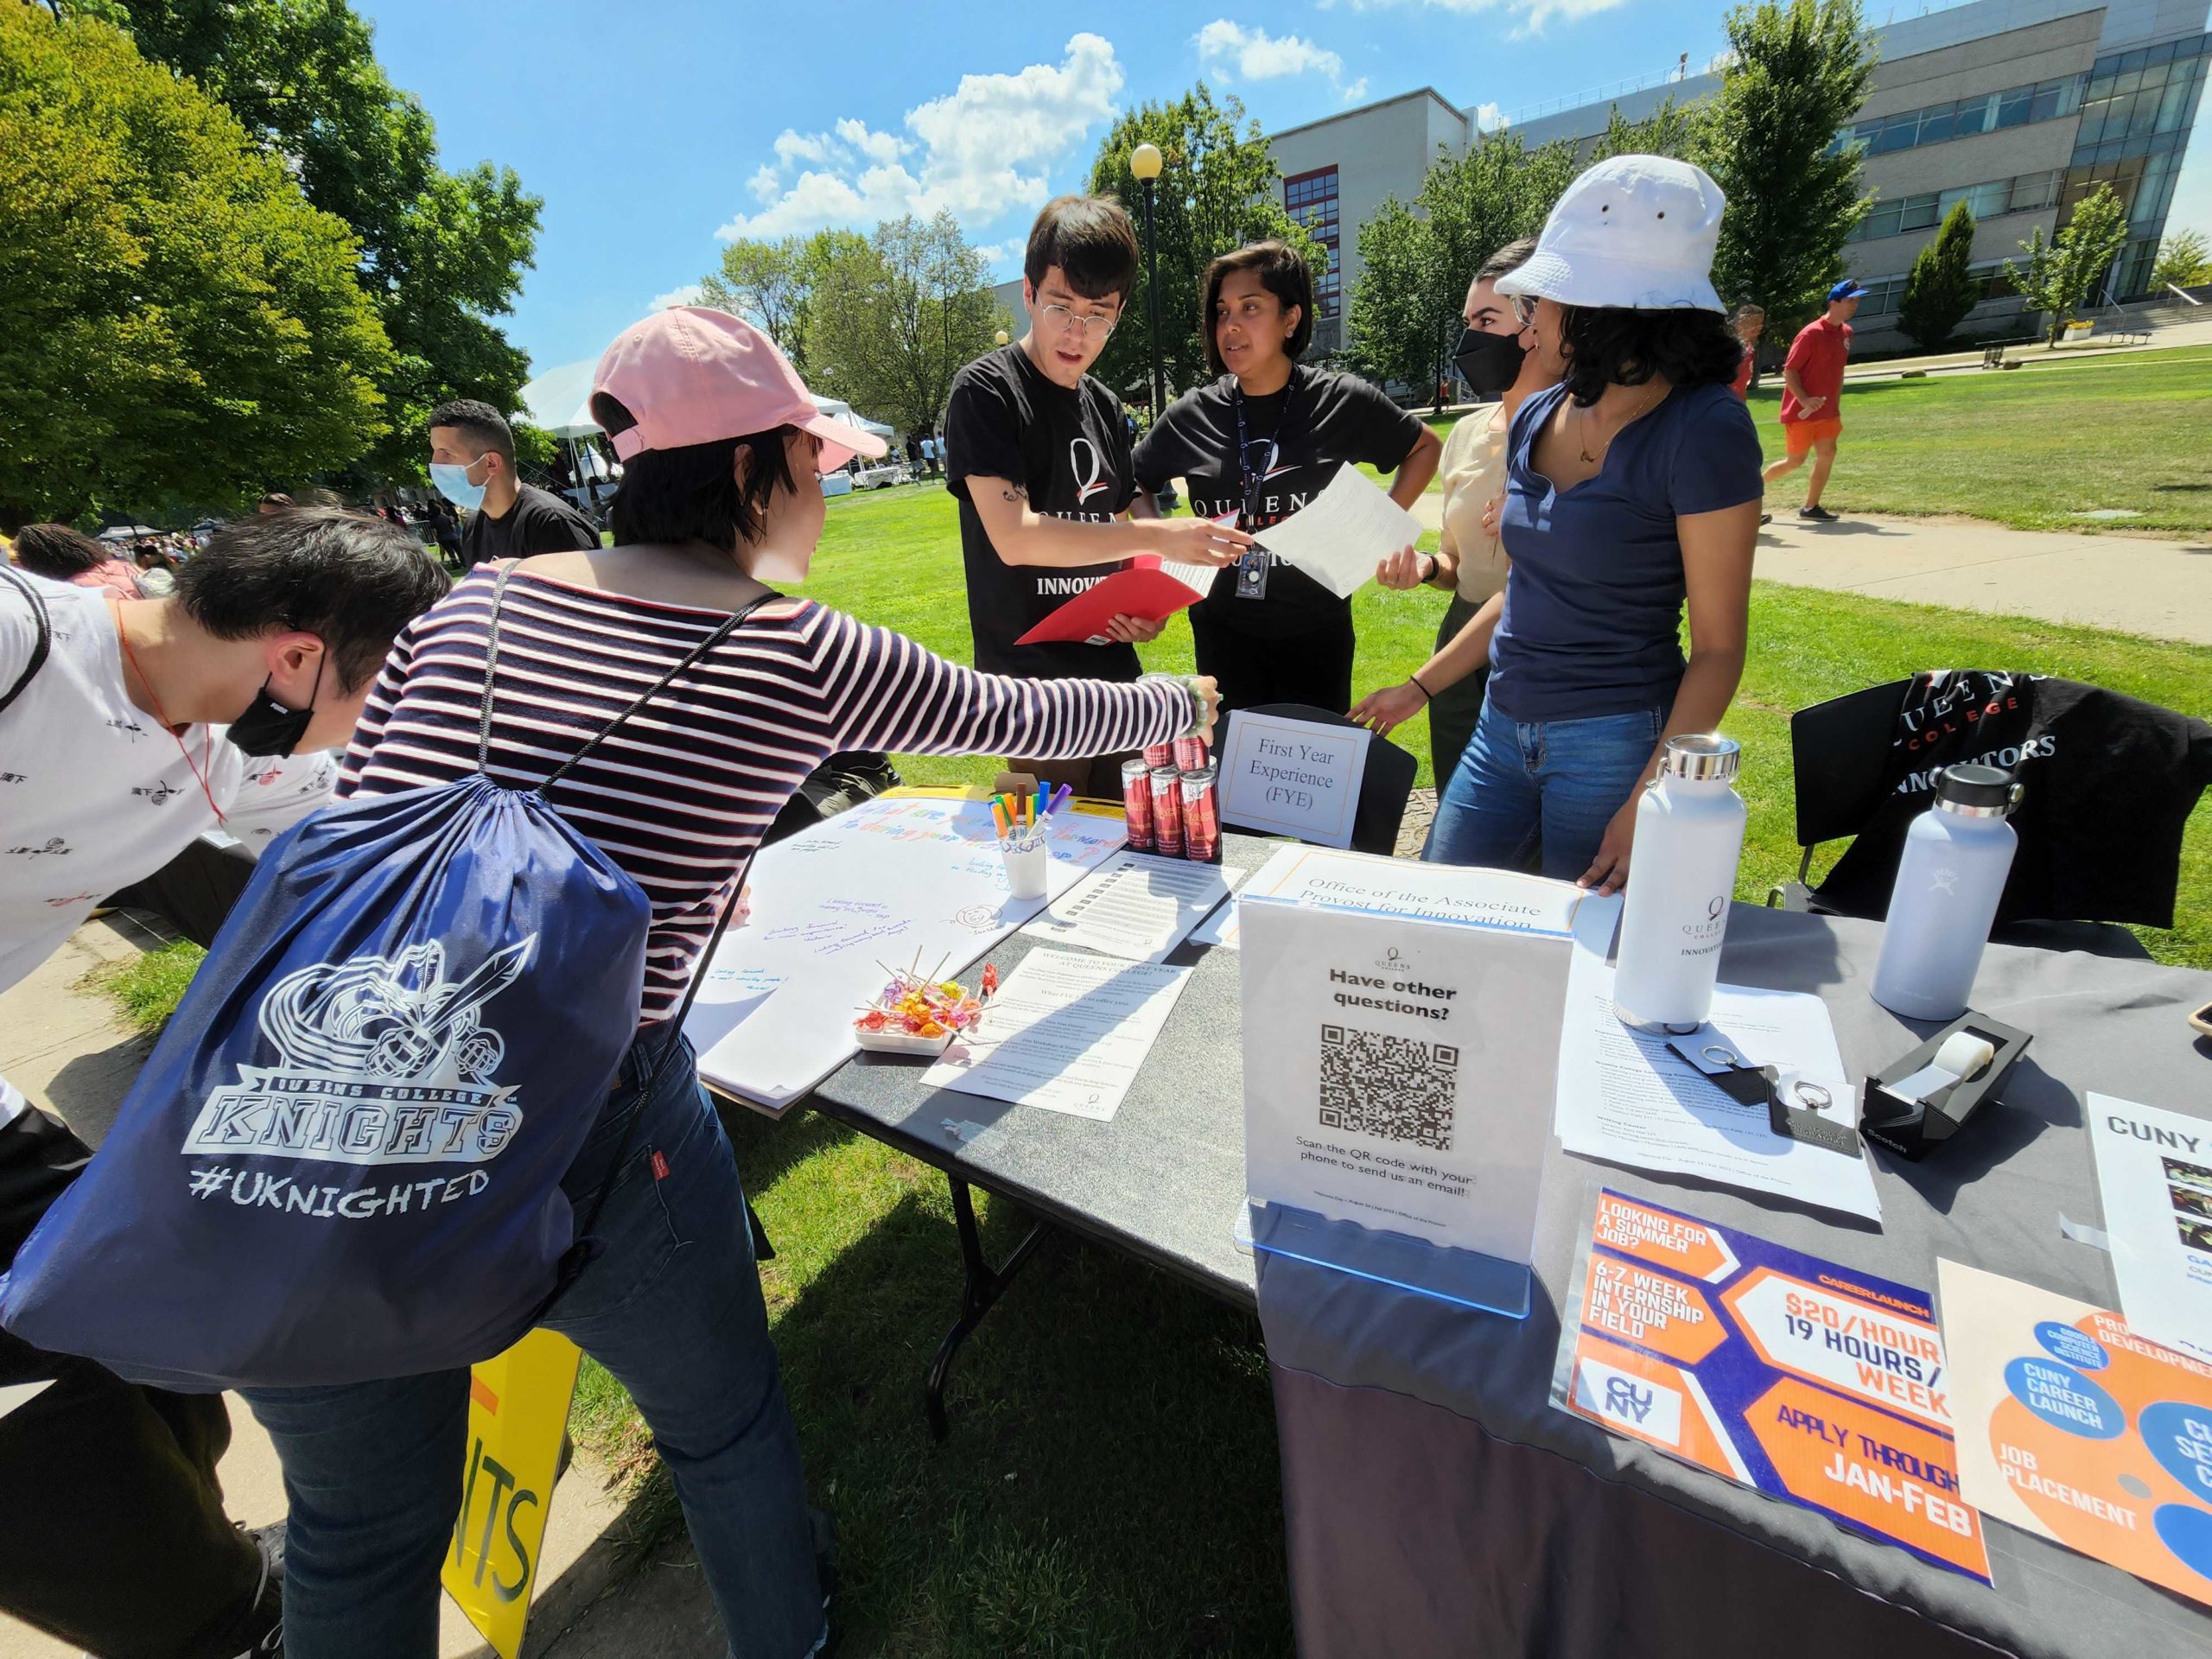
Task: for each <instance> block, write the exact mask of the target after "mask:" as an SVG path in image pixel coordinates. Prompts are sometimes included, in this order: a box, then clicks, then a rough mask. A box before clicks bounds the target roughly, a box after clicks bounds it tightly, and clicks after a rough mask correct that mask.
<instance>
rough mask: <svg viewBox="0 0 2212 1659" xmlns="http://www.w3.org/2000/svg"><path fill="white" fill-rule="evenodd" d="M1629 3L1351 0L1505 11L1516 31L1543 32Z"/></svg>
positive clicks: (1368, 5) (1367, 6)
mask: <svg viewBox="0 0 2212 1659" xmlns="http://www.w3.org/2000/svg"><path fill="white" fill-rule="evenodd" d="M1627 3H1628V0H1351V5H1352V7H1353V9H1354V10H1357V11H1383V10H1396V9H1397V8H1399V7H1402V6H1408V5H1411V6H1420V7H1423V8H1426V9H1428V10H1436V11H1450V12H1456V13H1459V15H1460V16H1472V15H1474V14H1475V13H1477V12H1485V11H1497V12H1503V13H1504V14H1505V15H1506V16H1508V17H1510V18H1511V19H1512V20H1513V21H1514V25H1515V27H1514V30H1513V32H1514V33H1515V34H1516V35H1541V34H1542V33H1543V32H1544V29H1545V27H1546V26H1547V25H1548V24H1549V23H1552V22H1556V21H1560V20H1564V21H1566V22H1570V23H1571V22H1579V21H1580V19H1582V18H1585V17H1588V16H1593V15H1594V14H1596V13H1598V12H1601V11H1611V10H1613V9H1614V8H1615V7H1617V6H1621V5H1625V4H1627Z"/></svg>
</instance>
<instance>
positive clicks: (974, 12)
mask: <svg viewBox="0 0 2212 1659" xmlns="http://www.w3.org/2000/svg"><path fill="white" fill-rule="evenodd" d="M355 3H356V5H357V6H358V7H359V10H361V11H362V12H363V13H364V14H365V16H368V17H369V18H370V19H371V20H372V22H374V24H375V25H376V30H377V52H378V57H379V58H380V59H381V60H382V61H383V63H384V65H385V69H386V71H387V72H388V73H390V75H391V78H392V79H393V80H394V81H395V82H396V83H397V85H399V86H403V87H405V88H407V89H408V90H410V91H411V92H414V93H415V94H416V96H418V97H419V98H420V99H422V100H423V105H424V106H425V108H427V109H428V110H429V113H430V115H431V117H432V118H433V119H435V122H436V123H437V128H438V137H439V142H440V147H441V150H442V156H443V159H444V160H445V161H446V162H447V163H448V165H456V166H465V165H467V164H470V163H473V162H477V161H480V160H485V159H489V160H492V161H495V162H501V163H504V164H505V165H508V166H512V167H513V168H515V169H516V170H517V171H518V173H519V174H520V175H522V179H523V182H524V185H525V186H526V187H527V188H529V189H531V190H532V191H534V192H536V193H537V194H539V195H541V196H543V198H544V200H545V209H544V214H543V227H542V230H541V232H540V235H539V238H538V243H537V269H536V270H533V271H531V272H530V273H529V274H528V276H527V277H526V280H525V282H524V288H523V293H522V297H521V299H520V301H519V302H518V304H517V306H516V308H515V313H514V315H513V317H512V319H511V320H510V334H511V336H512V338H513V339H514V340H516V341H517V343H518V344H519V345H521V346H523V347H524V349H525V350H527V351H528V352H529V353H531V360H532V365H533V367H534V369H535V370H537V371H538V372H543V371H544V370H546V369H550V368H553V367H556V366H557V365H562V364H565V363H569V362H574V361H575V360H577V359H582V358H588V357H594V356H596V355H597V354H598V353H599V352H600V350H601V348H602V347H603V346H605V345H606V343H607V341H608V340H611V339H612V338H613V336H614V334H616V333H617V332H619V331H620V329H621V328H622V327H625V326H626V324H628V323H630V322H632V321H634V320H635V319H637V318H638V317H639V316H640V315H644V314H645V312H646V311H647V310H649V309H650V308H652V306H653V305H654V304H656V303H657V302H666V300H667V299H668V298H669V296H672V295H677V294H679V293H680V292H681V290H682V289H683V288H684V287H685V285H686V284H688V283H694V282H696V281H697V279H698V278H699V277H701V276H702V274H704V273H705V272H706V271H707V270H710V269H711V268H712V267H713V266H714V264H715V262H716V259H717V258H718V257H719V254H720V251H721V247H722V245H723V244H722V241H721V239H720V238H724V237H728V236H734V235H764V236H766V235H779V234H783V233H785V232H792V231H801V232H803V231H810V230H813V229H815V228H817V227H818V226H822V225H825V224H839V225H849V226H856V227H858V228H861V229H867V228H868V227H870V226H873V225H874V223H875V222H876V220H877V219H882V218H886V217H892V216H895V215H896V214H897V213H900V212H903V211H906V210H907V209H909V208H912V209H915V210H917V211H920V212H924V213H926V212H929V211H931V210H932V209H933V208H935V207H938V206H943V207H949V208H950V209H951V210H952V212H953V213H954V214H955V215H956V216H957V218H958V219H960V221H961V223H962V225H963V227H964V228H965V229H966V231H967V232H968V234H969V237H970V238H972V239H974V240H975V241H976V242H977V243H979V244H982V245H984V246H985V247H986V248H987V249H988V250H990V251H991V253H992V259H993V265H994V270H995V274H996V275H998V276H1001V277H1006V276H1012V275H1014V274H1016V273H1017V271H1018V270H1019V265H1020V257H1019V253H1020V241H1021V238H1022V236H1023V234H1024V232H1026V231H1027V227H1028V224H1029V221H1030V219H1031V217H1032V216H1033V213H1034V212H1035V210H1036V207H1037V206H1038V205H1039V203H1041V202H1042V201H1043V200H1045V199H1046V196H1048V195H1050V194H1056V193H1058V192H1059V191H1061V190H1065V189H1068V188H1077V187H1078V186H1079V185H1080V184H1081V182H1082V181H1084V179H1085V178H1086V177H1087V176H1088V173H1089V169H1090V160H1091V157H1092V156H1093V154H1094V152H1095V151H1096V148H1097V144H1098V142H1099V140H1100V138H1101V137H1103V134H1104V133H1105V131H1106V129H1107V128H1108V127H1109V125H1110V124H1111V123H1112V120H1113V118H1114V116H1115V114H1116V112H1117V111H1121V110H1123V109H1126V108H1128V107H1129V106H1131V105H1135V104H1140V103H1143V102H1146V101H1147V100H1152V99H1164V98H1170V97H1173V96H1175V95H1177V94H1178V93H1179V92H1182V91H1183V89H1184V88H1185V87H1187V86H1189V85H1190V84H1191V83H1192V81H1193V80H1194V79H1198V77H1199V76H1200V75H1202V74H1203V75H1204V76H1205V79H1207V80H1208V81H1209V83H1210V84H1211V85H1212V86H1214V87H1215V88H1216V89H1217V91H1226V92H1234V93H1235V94H1236V96H1237V97H1239V98H1241V99H1243V101H1244V103H1245V105H1246V106H1247V108H1248V109H1249V111H1250V113H1251V114H1252V115H1254V116H1255V117H1257V118H1258V119H1259V120H1260V121H1261V123H1262V124H1263V125H1264V126H1265V127H1266V128H1267V129H1268V130H1276V129H1280V128H1282V127H1287V126H1292V125H1295V124H1299V123H1300V122H1305V121H1311V120H1314V119H1317V118H1320V117H1322V116H1325V115H1327V114H1329V113H1331V112H1332V111H1336V110H1340V109H1344V108H1346V107H1349V106H1350V105H1354V104H1357V103H1361V102H1366V101H1371V100H1373V99H1382V98H1388V97H1390V96H1393V95H1395V94H1396V93H1399V92H1409V91H1412V90H1414V89H1415V88H1417V87H1420V86H1434V87H1435V88H1436V89H1437V90H1438V91H1439V92H1441V93H1442V94H1443V95H1444V96H1445V97H1446V99H1450V100H1451V101H1452V103H1454V104H1456V105H1461V106H1463V107H1465V106H1467V105H1484V104H1488V105H1496V106H1497V108H1498V110H1499V111H1501V112H1503V113H1504V114H1506V115H1508V116H1510V115H1511V114H1512V113H1513V112H1514V111H1517V110H1523V109H1527V108H1529V107H1530V106H1532V105H1538V104H1541V103H1543V102H1545V101H1548V100H1550V99H1556V98H1560V97H1567V96H1570V95H1573V94H1576V93H1582V92H1593V91H1595V90H1596V89H1598V88H1599V87H1600V86H1608V85H1610V84H1611V83H1613V82H1615V81H1618V80H1624V79H1630V78H1633V77H1638V76H1643V75H1646V74H1650V73H1659V72H1663V71H1665V70H1666V69H1668V68H1669V67H1671V66H1673V64H1674V63H1675V60H1676V59H1677V58H1678V57H1679V56H1680V55H1681V54H1684V53H1687V54H1688V55H1689V59H1690V61H1691V63H1692V64H1693V65H1694V66H1701V65H1703V64H1704V63H1706V62H1707V60H1709V59H1711V58H1712V56H1713V54H1714V53H1715V52H1717V51H1718V50H1719V48H1720V45H1721V43H1722V37H1721V33H1720V24H1719V19H1720V15H1721V10H1722V8H1721V7H1720V6H1719V5H1717V4H1714V3H1712V0H1703V3H1698V0H1319V3H1314V0H1291V3H1282V0H1276V3H1273V4H1270V5H1268V6H1264V7H1262V6H1257V5H1253V4H1250V3H1249V0H1205V3H1200V4H1196V5H1172V4H1162V3H1153V0H1129V3H1126V4H1124V5H1122V6H1121V7H1120V8H1118V9H1116V10H1108V11H1104V12H1092V11H1090V10H1088V9H1087V8H1085V9H1077V8H1072V7H1065V6H1057V5H1053V6H1028V7H1017V6H1011V5H1005V4H992V5H988V6H983V5H966V6H947V5H939V4H931V3H926V0H925V3H922V4H915V5H904V6H900V5H888V6H887V5H877V6H872V7H860V6H831V5H827V4H823V3H819V0H816V3H811V4H800V5H796V6H794V5H781V6H773V7H771V6H764V5H760V4H758V3H753V0H743V3H731V0H723V3H720V4H710V3H702V0H614V3H608V0H596V3H592V4H583V3H575V0H533V3H531V4H530V5H529V6H526V7H524V6H512V5H500V4H492V5H455V4H453V3H450V0H437V3H432V0H355ZM1897 9H1898V10H1907V9H1908V8H1907V7H1906V6H1899V7H1898V8H1897ZM1919 9H1920V7H1919V6H1918V5H1916V4H1915V5H1911V6H1910V10H1919ZM1867 10H1868V15H1869V17H1870V19H1872V21H1875V22H1883V21H1886V19H1887V17H1888V16H1889V13H1890V7H1889V6H1888V5H1887V4H1885V3H1883V0H1869V3H1868V7H1867ZM1079 16H1080V17H1087V18H1089V19H1091V20H1093V21H1090V22H1085V23H1084V24H1081V25H1078V24H1077V23H1076V22H1073V21H1071V20H1072V19H1074V18H1076V17H1079ZM1101 19H1103V21H1099V20H1101ZM2200 148H2202V146H2201V145H2200ZM2192 159H2193V160H2196V162H2198V163H2199V165H2197V166H2195V167H2192V168H2190V171H2191V172H2192V173H2196V174H2198V175H2200V176H2202V173H2203V170H2204V169H2203V167H2202V162H2203V158H2202V157H2201V156H2200V157H2195V158H2192ZM2186 188H2187V187H2186V186H2185V187H2184V189H2185V190H2186ZM2180 205H2181V204H2179V203H2177V209H2178V208H2179V207H2180ZM2178 222H2188V221H2185V220H2183V221H2178Z"/></svg>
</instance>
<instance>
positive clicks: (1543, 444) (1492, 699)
mask: <svg viewBox="0 0 2212 1659" xmlns="http://www.w3.org/2000/svg"><path fill="white" fill-rule="evenodd" d="M1724 205H1725V204H1724V201H1723V199H1722V196H1721V194H1720V188H1719V186H1718V185H1716V184H1715V183H1713V181H1712V179H1711V178H1709V177H1708V176H1707V175H1706V174H1705V173H1704V172H1703V171H1702V170H1701V169H1700V168H1695V167H1693V166H1691V165H1690V164H1689V163H1688V162H1678V161H1673V160H1670V159H1669V158H1667V157H1665V156H1613V157H1611V159H1610V160H1607V161H1604V162H1599V163H1598V164H1597V165H1596V166H1595V167H1592V168H1590V169H1589V170H1588V171H1587V172H1586V173H1584V174H1583V175H1582V176H1581V177H1580V178H1578V179H1577V180H1575V181H1574V182H1573V184H1572V185H1570V186H1568V187H1567V193H1566V194H1564V195H1562V196H1561V197H1560V200H1559V205H1558V206H1557V207H1554V208H1553V209H1552V213H1551V217H1550V218H1549V219H1548V220H1547V221H1546V222H1545V225H1544V230H1543V234H1542V235H1541V237H1539V238H1537V243H1536V251H1535V253H1533V254H1531V255H1530V256H1529V259H1528V260H1527V262H1526V263H1525V264H1522V266H1521V268H1520V269H1519V270H1516V271H1513V272H1511V273H1510V274H1509V275H1507V276H1505V277H1500V278H1499V279H1498V282H1497V292H1498V293H1499V294H1501V295H1504V296H1510V298H1511V299H1512V301H1513V304H1514V308H1515V311H1516V315H1518V317H1519V318H1520V321H1521V322H1522V327H1523V328H1524V330H1525V331H1526V334H1525V336H1524V337H1525V338H1526V339H1527V340H1529V343H1530V346H1531V347H1532V349H1534V350H1535V351H1538V352H1541V353H1542V354H1543V355H1544V356H1545V357H1546V358H1547V359H1555V360H1557V361H1558V362H1560V364H1561V365H1563V373H1562V376H1561V378H1560V383H1559V385H1555V386H1553V387H1551V388H1549V389H1548V390H1547V391H1540V392H1536V393H1535V394H1534V395H1532V396H1530V397H1529V398H1527V399H1526V400H1525V401H1524V402H1523V403H1522V405H1521V409H1520V410H1519V412H1518V413H1517V414H1516V416H1514V420H1513V424H1512V428H1511V430H1510V434H1509V435H1508V438H1507V442H1506V452H1507V464H1506V483H1505V494H1504V498H1503V503H1502V505H1501V506H1500V507H1499V509H1498V515H1497V516H1498V528H1499V535H1500V537H1501V538H1502V540H1503V543H1504V547H1505V551H1506V555H1507V556H1508V557H1509V558H1510V561H1511V565H1512V569H1511V572H1510V575H1508V576H1507V578H1506V585H1505V589H1504V592H1503V594H1499V595H1497V597H1495V598H1493V599H1491V601H1489V602H1488V603H1487V604H1486V605H1485V606H1484V611H1483V613H1479V614H1478V615H1477V616H1476V618H1475V619H1474V620H1472V621H1471V622H1470V623H1469V624H1468V627H1469V629H1480V628H1492V629H1494V632H1492V633H1491V645H1490V667H1491V677H1490V684H1489V688H1488V690H1487V692H1486V694H1485V696H1484V703H1483V710H1482V714H1481V715H1480V717H1479V718H1478V721H1477V722H1476V728H1475V734H1474V737H1473V739H1472V741H1470V742H1469V743H1468V745H1467V747H1466V751H1465V753H1464V754H1463V755H1462V756H1461V758H1460V761H1459V767H1458V769H1457V770H1456V771H1455V772H1453V773H1452V778H1451V780H1450V781H1449V783H1448V784H1446V785H1445V787H1444V792H1443V794H1442V796H1441V798H1440V800H1439V802H1438V806H1437V814H1436V822H1435V823H1434V825H1433V828H1432V829H1431V830H1430V832H1429V841H1428V847H1427V852H1426V854H1425V856H1427V857H1428V858H1430V859H1433V860H1436V861H1440V862H1443V863H1449V864H1482V865H1493V866H1502V867H1505V868H1521V867H1525V866H1527V865H1529V864H1530V863H1532V862H1533V863H1534V864H1535V868H1539V869H1540V870H1541V872H1542V873H1543V874H1546V875H1548V876H1553V877H1557V878H1560V879H1564V880H1576V881H1579V882H1580V883H1581V885H1583V886H1584V887H1594V888H1597V889H1599V890H1600V891H1602V892H1605V893H1613V892H1617V891H1618V890H1619V888H1620V887H1622V885H1623V884H1624V882H1625V881H1626V880H1628V876H1629V861H1630V851H1631V842H1632V840H1633V837H1634V836H1635V832H1636V802H1637V796H1638V794H1639V793H1640V792H1641V791H1642V788H1643V785H1644V784H1645V783H1646V782H1648V781H1649V779H1650V778H1651V776H1652V774H1653V772H1655V771H1656V768H1657V766H1658V763H1659V758H1660V756H1661V754H1662V753H1663V752H1664V749H1665V747H1666V740H1667V739H1668V738H1669V737H1670V736H1672V735H1674V734H1677V733H1682V732H1704V731H1711V730H1713V728H1716V727H1718V726H1719V724H1720V721H1721V716H1722V715H1725V714H1726V712H1727V709H1728V704H1729V702H1730V700H1731V699H1732V697H1733V696H1735V693H1736V684H1737V682H1738V679H1739V678H1740V677H1742V674H1743V669H1744V652H1745V636H1746V634H1747V632H1748V628H1749V609H1750V602H1751V550H1752V544H1753V543H1754V542H1755V541H1756V540H1757V538H1758V522H1759V495H1760V491H1761V488H1762V485H1761V481H1760V478H1759V463H1760V456H1759V440H1758V431H1757V430H1756V429H1754V427H1753V426H1752V424H1751V416H1750V415H1749V414H1748V413H1747V412H1746V411H1745V407H1744V405H1743V404H1740V403H1738V401H1737V399H1736V397H1735V396H1734V394H1733V393H1732V391H1731V390H1730V384H1731V382H1732V380H1733V378H1734V377H1735V372H1736V365H1737V361H1738V357H1739V356H1740V354H1741V352H1740V347H1739V346H1738V342H1737V340H1736V336H1735V334H1734V333H1733V331H1732V329H1731V328H1730V327H1729V325H1728V321H1727V317H1726V312H1725V310H1724V308H1723V307H1722V305H1721V302H1720V296H1719V295H1718V294H1717V293H1715V292H1714V291H1713V277H1712V267H1713V248H1714V245H1715V244H1716V243H1717V242H1718V240H1719V235H1720V214H1721V210H1722V207H1723V206H1724ZM1685 607H1687V608H1688V615H1689V628H1690V650H1689V654H1688V658H1685V657H1684V656H1683V653H1682V650H1681V620H1682V614H1683V611H1684V609H1685Z"/></svg>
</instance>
